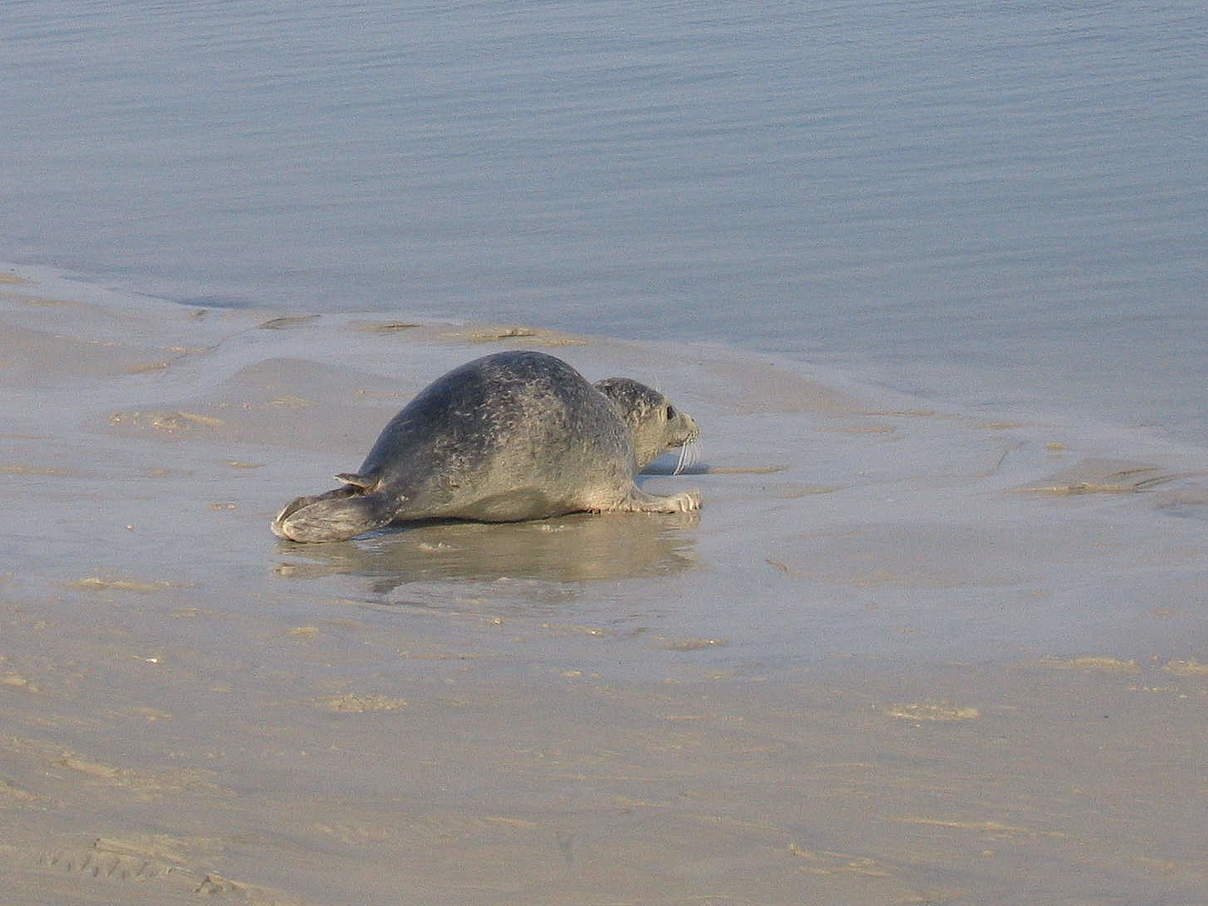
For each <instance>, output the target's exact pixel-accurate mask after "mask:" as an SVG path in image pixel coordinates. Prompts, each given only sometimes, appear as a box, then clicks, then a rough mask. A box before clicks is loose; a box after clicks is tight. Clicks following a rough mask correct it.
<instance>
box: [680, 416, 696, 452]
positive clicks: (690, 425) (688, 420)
mask: <svg viewBox="0 0 1208 906" xmlns="http://www.w3.org/2000/svg"><path fill="white" fill-rule="evenodd" d="M680 417H681V418H682V419H683V420H684V428H685V429H686V431H687V434H686V436H685V438H684V443H686V444H690V443H692V441H694V440H696V439H697V438H698V437H700V425H698V424H697V423H696V419H694V418H693V417H692V416H691V415H689V414H688V413H687V412H681V413H680Z"/></svg>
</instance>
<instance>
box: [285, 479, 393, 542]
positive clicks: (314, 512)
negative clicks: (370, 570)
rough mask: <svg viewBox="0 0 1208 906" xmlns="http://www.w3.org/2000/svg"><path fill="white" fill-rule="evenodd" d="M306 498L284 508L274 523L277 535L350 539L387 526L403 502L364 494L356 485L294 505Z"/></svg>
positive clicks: (307, 539) (306, 539) (305, 539)
mask: <svg viewBox="0 0 1208 906" xmlns="http://www.w3.org/2000/svg"><path fill="white" fill-rule="evenodd" d="M305 499H306V498H299V500H297V501H294V503H293V504H290V505H289V506H287V507H286V508H285V509H284V510H282V512H281V515H280V516H278V517H277V519H276V521H275V522H274V523H273V532H274V533H275V534H277V535H278V536H279V537H281V538H286V539H288V540H290V541H301V542H316V541H347V540H348V539H349V538H355V537H356V536H357V535H363V534H365V532H368V531H372V530H373V529H376V528H381V527H382V526H384V525H387V524H388V523H389V522H390V521H391V520H392V519H393V518H394V515H395V513H396V512H397V511H398V508H399V505H400V504H401V502H402V501H401V500H400V498H399V497H398V496H396V495H386V494H361V493H359V492H358V489H357V488H355V487H353V486H346V487H344V488H339V489H337V490H336V491H330V492H328V493H327V494H323V495H320V496H319V497H315V498H311V500H310V502H309V503H305V504H303V505H301V506H295V505H294V504H297V503H299V501H301V500H305Z"/></svg>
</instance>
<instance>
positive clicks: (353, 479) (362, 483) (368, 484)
mask: <svg viewBox="0 0 1208 906" xmlns="http://www.w3.org/2000/svg"><path fill="white" fill-rule="evenodd" d="M336 481H342V482H344V484H350V485H352V486H353V487H354V488H360V489H361V490H362V491H371V490H373V488H374V486H375V485H376V484H377V479H376V478H366V477H365V476H364V475H358V474H357V473H356V472H341V473H340V474H339V475H337V476H336Z"/></svg>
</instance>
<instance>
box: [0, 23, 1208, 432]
mask: <svg viewBox="0 0 1208 906" xmlns="http://www.w3.org/2000/svg"><path fill="white" fill-rule="evenodd" d="M0 47H2V52H0V84H2V86H3V87H2V88H0V98H2V99H3V107H2V115H3V123H4V130H3V138H0V175H2V180H3V198H4V202H3V205H0V258H3V259H5V260H10V261H15V262H18V263H33V264H49V265H53V266H56V267H61V268H66V269H68V270H70V271H72V272H74V273H76V274H79V275H81V276H83V277H84V278H85V279H89V280H93V281H95V282H99V283H102V284H105V285H109V286H114V287H118V288H121V289H124V290H127V291H135V292H141V293H147V294H153V295H158V296H162V297H165V298H168V299H175V300H180V301H191V302H201V303H210V304H216V305H229V306H243V305H256V306H271V307H279V308H282V309H291V310H307V311H333V310H347V309H371V310H377V311H383V312H385V311H394V312H412V313H417V314H424V315H429V316H436V317H443V318H466V319H490V320H495V321H515V322H522V323H532V324H538V325H543V326H549V327H555V328H563V329H571V330H576V331H585V332H594V333H599V334H610V335H618V336H624V337H635V338H645V339H649V338H658V339H664V340H670V341H686V340H711V341H722V342H725V343H729V344H732V345H736V346H738V347H743V348H747V349H749V350H752V351H755V352H767V353H775V354H777V355H779V356H784V357H788V358H792V359H796V360H798V361H800V362H804V363H808V364H811V365H826V366H830V367H834V368H836V369H839V370H841V371H843V372H846V373H847V374H848V375H850V376H851V377H853V378H854V379H855V380H858V381H864V382H870V383H881V384H886V385H889V386H891V387H893V388H896V389H904V390H908V391H911V392H914V393H918V394H922V395H924V396H928V397H931V398H933V399H937V400H942V401H948V402H952V403H956V404H960V405H963V406H966V407H985V408H986V409H989V410H994V411H1003V412H1005V411H1007V410H1018V411H1021V412H1024V413H1027V414H1031V415H1042V414H1043V415H1050V414H1054V413H1056V414H1059V415H1060V416H1061V417H1063V418H1079V419H1093V420H1099V421H1104V422H1107V423H1111V424H1116V425H1121V426H1135V425H1153V426H1155V427H1156V428H1157V429H1158V430H1159V431H1160V432H1163V433H1167V434H1171V435H1173V436H1175V437H1176V438H1181V439H1187V440H1192V441H1196V442H1203V441H1206V440H1208V426H1206V424H1205V419H1204V414H1203V389H1204V387H1205V385H1206V382H1208V351H1206V346H1205V343H1204V342H1203V339H1204V336H1205V334H1206V328H1208V305H1206V304H1205V298H1204V283H1205V279H1204V278H1205V236H1208V155H1206V154H1205V153H1204V136H1205V135H1208V115H1206V107H1208V101H1206V100H1205V98H1208V68H1206V67H1205V65H1204V63H1205V58H1206V56H1205V55H1206V52H1208V14H1206V13H1205V11H1204V8H1203V6H1202V5H1201V4H1199V3H1195V2H1184V0H1158V2H1152V3H1146V4H1119V3H1110V2H1083V0H1077V2H1073V0H1018V2H1010V3H1002V2H989V0H920V2H916V0H911V2H906V0H886V2H852V0H817V2H800V0H791V2H789V0H770V2H766V3H759V4H735V3H725V2H719V0H703V2H686V0H678V2H674V0H673V2H654V3H651V2H649V0H641V2H638V0H603V2H601V0H549V2H509V0H499V2H455V0H451V2H446V3H440V4H397V3H393V2H386V0H356V2H351V0H350V2H324V3H315V2H303V0H277V2H273V3H263V2H259V0H222V2H218V0H190V2H187V3H184V2H179V3H177V2H159V3H149V2H145V0H104V2H100V0H7V2H5V3H4V5H3V7H2V9H0Z"/></svg>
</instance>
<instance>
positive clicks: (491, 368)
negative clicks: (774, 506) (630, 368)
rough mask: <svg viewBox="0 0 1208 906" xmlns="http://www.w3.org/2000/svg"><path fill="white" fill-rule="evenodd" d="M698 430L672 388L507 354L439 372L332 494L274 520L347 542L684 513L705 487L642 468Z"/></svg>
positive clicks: (315, 537) (687, 446)
mask: <svg viewBox="0 0 1208 906" xmlns="http://www.w3.org/2000/svg"><path fill="white" fill-rule="evenodd" d="M699 436H700V429H699V428H698V427H697V424H696V421H695V420H694V419H693V418H692V417H691V416H690V415H688V414H687V413H684V412H679V411H677V410H676V408H675V407H674V406H672V405H671V403H670V402H668V400H667V398H666V397H664V396H663V395H662V394H661V393H658V392H657V391H655V390H652V389H651V388H649V387H647V386H645V385H644V384H640V383H638V382H637V381H634V380H630V379H629V378H606V379H605V380H602V381H599V382H597V383H596V384H594V385H593V384H591V383H589V382H588V381H587V379H586V378H584V377H583V376H582V375H581V374H579V372H577V371H575V369H574V368H572V367H571V366H570V365H568V364H567V363H566V362H563V361H562V360H561V359H557V358H555V357H554V356H551V355H546V354H544V353H540V352H527V351H526V352H521V351H514V352H500V353H496V354H494V355H488V356H484V357H483V358H481V359H475V360H474V361H472V362H468V363H466V364H465V365H462V366H460V367H458V368H455V369H453V370H452V371H450V372H449V373H448V374H446V375H444V376H443V377H441V378H438V379H437V380H436V381H435V382H433V383H432V384H430V385H429V386H428V387H427V388H425V389H424V390H423V391H421V392H420V394H419V395H418V396H417V397H416V398H415V399H413V400H412V401H411V402H410V403H408V404H407V406H406V407H405V408H404V409H403V410H402V411H401V412H399V413H398V415H396V416H395V417H394V418H393V419H391V420H390V422H389V424H387V425H386V427H385V428H384V429H383V430H382V433H381V435H380V436H379V437H378V439H377V442H376V443H375V444H374V445H373V448H372V449H371V450H370V451H369V455H368V456H366V457H365V461H364V462H363V463H362V464H361V467H360V469H358V470H357V471H356V472H346V473H343V474H340V475H337V476H336V479H337V480H339V481H341V482H343V485H342V486H341V487H339V488H336V489H335V490H334V491H328V492H327V493H325V494H319V495H317V496H313V497H299V498H297V499H296V500H293V501H291V502H290V503H289V504H288V505H287V506H286V507H285V508H284V509H283V510H281V512H280V513H279V514H278V515H277V518H276V519H274V520H273V524H272V529H273V532H274V533H275V534H276V535H278V536H279V537H281V538H286V539H288V540H290V541H303V542H313V541H344V540H347V539H349V538H355V537H356V536H357V535H361V534H364V533H365V532H368V531H371V530H373V529H376V528H381V527H382V526H384V525H388V524H389V523H391V522H401V521H412V520H421V519H467V520H474V521H477V522H518V521H522V520H527V519H544V518H547V517H550V516H561V515H564V514H566V513H576V512H630V513H677V512H687V511H690V510H696V509H699V508H700V493H699V492H698V491H683V492H681V493H678V494H672V495H670V496H667V497H659V496H656V495H653V494H648V493H646V492H645V491H643V490H641V489H640V488H638V486H637V485H636V484H635V483H634V477H635V476H636V475H637V474H638V473H639V472H640V471H641V470H642V469H643V468H645V467H646V466H647V465H648V464H649V463H650V462H652V461H653V460H654V459H655V458H656V457H657V456H659V455H661V454H663V453H665V452H667V451H668V450H673V449H676V448H680V451H681V452H680V462H679V466H677V469H676V471H677V472H678V471H679V470H680V468H681V467H682V466H683V464H684V462H685V458H686V453H690V452H691V450H692V449H693V445H694V443H695V441H696V439H697V438H698V437H699Z"/></svg>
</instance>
